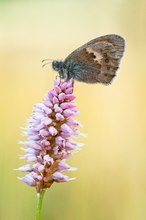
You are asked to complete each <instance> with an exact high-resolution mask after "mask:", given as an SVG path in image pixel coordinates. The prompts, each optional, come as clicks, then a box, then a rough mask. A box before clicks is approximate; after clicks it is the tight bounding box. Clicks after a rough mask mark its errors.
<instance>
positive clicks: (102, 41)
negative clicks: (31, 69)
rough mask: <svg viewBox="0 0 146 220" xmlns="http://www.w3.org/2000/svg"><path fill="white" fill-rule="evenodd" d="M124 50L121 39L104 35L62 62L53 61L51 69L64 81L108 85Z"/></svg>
mask: <svg viewBox="0 0 146 220" xmlns="http://www.w3.org/2000/svg"><path fill="white" fill-rule="evenodd" d="M124 48H125V41H124V39H123V38H122V37H120V36H118V35H115V34H110V35H105V36H102V37H98V38H96V39H94V40H91V41H89V42H88V43H86V44H84V45H83V46H81V47H79V48H78V49H76V50H75V51H73V52H72V53H71V54H70V55H69V56H68V57H67V58H66V59H65V60H64V61H57V60H54V61H53V62H52V68H53V69H54V70H55V71H58V72H59V76H60V78H62V79H64V80H66V81H68V80H70V79H74V80H77V81H81V82H85V83H103V84H110V83H111V81H112V79H113V78H114V77H115V76H116V71H117V69H118V68H119V65H120V61H121V58H122V56H123V53H124Z"/></svg>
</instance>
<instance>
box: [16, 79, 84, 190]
mask: <svg viewBox="0 0 146 220" xmlns="http://www.w3.org/2000/svg"><path fill="white" fill-rule="evenodd" d="M72 92H73V82H72V81H69V82H65V81H61V82H58V81H54V89H53V90H51V91H49V92H48V94H47V95H46V97H45V98H44V100H43V102H42V103H40V104H36V105H35V106H34V108H33V113H32V116H31V117H30V119H29V120H28V125H27V128H26V132H25V135H26V136H27V141H24V142H21V143H22V144H24V145H25V146H26V148H22V149H23V150H24V152H25V155H24V156H22V157H21V158H22V159H25V160H26V161H27V162H28V163H30V164H27V165H24V166H22V167H20V168H19V169H18V170H19V171H22V172H28V174H26V175H25V176H24V177H22V178H20V179H21V180H22V181H23V182H24V183H26V184H28V185H29V186H34V187H35V188H36V190H37V192H40V191H42V190H44V189H46V188H49V187H50V186H51V185H52V184H53V182H66V181H69V180H72V179H74V178H69V177H68V176H66V175H64V174H63V172H65V171H70V170H75V169H76V168H74V167H71V166H69V165H68V164H67V163H66V159H67V158H69V157H71V156H72V154H73V151H74V150H78V149H79V148H80V145H79V144H77V143H76V142H75V141H74V140H72V139H71V137H74V136H78V135H79V134H80V133H79V131H78V126H79V123H78V122H77V121H76V120H74V117H75V116H76V115H77V114H78V110H77V108H76V105H75V103H74V101H73V100H74V99H75V96H73V95H72Z"/></svg>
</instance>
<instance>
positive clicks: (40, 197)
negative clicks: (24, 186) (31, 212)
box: [36, 190, 45, 220]
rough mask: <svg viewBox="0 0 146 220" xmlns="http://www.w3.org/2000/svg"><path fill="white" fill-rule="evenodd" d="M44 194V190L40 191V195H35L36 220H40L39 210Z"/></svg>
mask: <svg viewBox="0 0 146 220" xmlns="http://www.w3.org/2000/svg"><path fill="white" fill-rule="evenodd" d="M44 193H45V190H42V191H41V192H40V193H37V210H36V220H40V219H41V209H42V202H43V197H44Z"/></svg>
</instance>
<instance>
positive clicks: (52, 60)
mask: <svg viewBox="0 0 146 220" xmlns="http://www.w3.org/2000/svg"><path fill="white" fill-rule="evenodd" d="M53 60H54V59H44V60H42V63H43V62H45V61H53Z"/></svg>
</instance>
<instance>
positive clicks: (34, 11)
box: [0, 0, 146, 220]
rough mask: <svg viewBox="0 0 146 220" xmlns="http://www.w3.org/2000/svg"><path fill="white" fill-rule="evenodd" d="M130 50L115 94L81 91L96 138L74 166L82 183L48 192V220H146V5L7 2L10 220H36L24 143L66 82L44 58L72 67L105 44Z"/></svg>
mask: <svg viewBox="0 0 146 220" xmlns="http://www.w3.org/2000/svg"><path fill="white" fill-rule="evenodd" d="M109 33H115V34H120V35H122V36H123V37H124V38H125V40H126V51H125V54H124V58H123V59H122V62H121V66H120V69H119V70H118V74H117V75H118V76H117V77H116V79H115V80H114V82H113V84H112V85H110V86H103V85H99V84H98V85H86V84H82V83H78V82H76V84H75V91H74V93H75V95H76V97H77V98H76V104H77V106H78V109H79V110H80V115H79V116H78V120H79V121H80V122H81V123H82V124H83V127H82V128H81V131H82V132H84V133H86V134H87V138H81V139H80V140H79V141H82V142H84V143H85V146H84V147H83V149H82V151H80V152H79V153H78V154H76V155H75V156H74V157H73V158H71V159H70V160H68V162H69V163H70V164H71V165H72V166H76V167H78V168H79V170H78V171H76V172H74V173H71V174H70V176H76V177H77V179H76V180H75V181H72V182H69V183H63V184H54V185H53V186H52V188H51V189H50V190H48V191H47V193H46V195H45V198H44V204H43V210H42V211H43V212H42V220H57V219H59V220H91V219H97V220H145V219H146V65H145V64H146V58H145V54H146V1H145V0H139V1H136V0H128V1H127V0H110V1H109V0H101V1H98V0H74V1H73V0H48V1H47V0H46V1H44V0H42V1H41V0H34V1H32V0H30V1H27V0H26V1H22V0H18V1H16V0H11V1H10V0H3V1H2V0H1V1H0V69H1V71H0V96H1V97H0V102H1V108H0V111H1V113H0V123H1V126H0V129H1V131H0V136H1V138H0V142H1V144H0V145H1V153H0V167H1V172H0V190H1V191H0V219H1V220H33V219H34V212H35V206H36V194H35V190H34V189H33V188H31V187H28V186H26V185H25V184H23V183H22V182H21V181H19V180H18V179H17V176H22V175H21V173H19V172H17V171H14V170H13V169H15V168H17V167H19V166H21V165H23V164H24V161H20V160H19V159H18V155H19V154H21V151H20V149H19V148H20V146H19V145H18V141H19V140H22V137H21V135H20V127H21V126H22V127H24V126H25V125H26V120H27V118H28V117H29V116H30V114H31V111H32V107H33V105H34V104H35V103H38V102H41V100H42V98H43V96H44V95H45V94H46V92H47V90H48V89H52V87H53V80H54V79H55V77H56V73H55V72H53V71H52V69H51V66H47V67H46V68H44V69H42V67H41V60H42V59H44V58H52V59H64V58H65V57H66V56H67V55H68V54H69V53H71V52H72V51H73V50H74V49H76V48H78V47H79V46H81V45H82V44H84V43H86V42H87V41H89V40H91V39H93V38H95V37H97V36H101V35H104V34H109Z"/></svg>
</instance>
